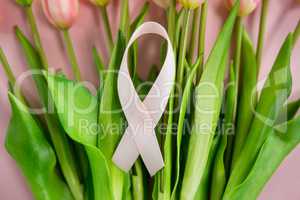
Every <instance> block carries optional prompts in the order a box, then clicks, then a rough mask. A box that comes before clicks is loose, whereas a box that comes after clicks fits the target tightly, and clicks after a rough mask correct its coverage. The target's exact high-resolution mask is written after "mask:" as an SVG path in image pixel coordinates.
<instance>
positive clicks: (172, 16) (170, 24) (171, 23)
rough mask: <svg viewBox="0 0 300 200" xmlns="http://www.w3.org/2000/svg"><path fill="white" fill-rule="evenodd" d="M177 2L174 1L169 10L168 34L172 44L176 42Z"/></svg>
mask: <svg viewBox="0 0 300 200" xmlns="http://www.w3.org/2000/svg"><path fill="white" fill-rule="evenodd" d="M175 6H176V2H174V1H172V4H171V5H170V7H169V8H168V11H167V14H168V16H167V17H168V34H169V37H170V40H171V42H172V44H173V45H174V42H175V23H176V19H175V18H176V7H175Z"/></svg>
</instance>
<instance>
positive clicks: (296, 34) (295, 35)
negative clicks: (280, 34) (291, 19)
mask: <svg viewBox="0 0 300 200" xmlns="http://www.w3.org/2000/svg"><path fill="white" fill-rule="evenodd" d="M299 36H300V20H299V21H298V24H297V27H296V28H295V31H294V33H293V46H295V45H296V43H297V40H298V39H299Z"/></svg>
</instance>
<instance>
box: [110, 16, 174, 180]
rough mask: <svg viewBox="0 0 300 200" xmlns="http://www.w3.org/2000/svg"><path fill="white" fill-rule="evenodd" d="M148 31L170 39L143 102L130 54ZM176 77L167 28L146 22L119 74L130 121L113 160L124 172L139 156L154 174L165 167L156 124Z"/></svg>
mask: <svg viewBox="0 0 300 200" xmlns="http://www.w3.org/2000/svg"><path fill="white" fill-rule="evenodd" d="M145 34H157V35H160V36H162V37H163V38H165V39H166V40H167V42H168V50H167V55H166V59H165V62H164V64H163V66H162V69H161V71H160V73H159V75H158V77H157V79H156V80H155V82H154V84H153V86H152V88H151V89H150V91H149V93H148V94H147V96H146V98H145V99H144V101H143V102H142V101H141V99H140V98H139V96H138V94H137V92H136V90H135V88H134V85H133V82H132V80H131V77H130V74H129V71H128V65H127V57H128V50H129V48H130V46H131V45H132V44H133V42H134V41H135V40H136V39H137V38H139V37H140V36H142V35H145ZM174 79H175V57H174V53H173V49H172V44H171V42H170V39H169V37H168V34H167V32H166V30H165V29H164V28H163V27H162V26H161V25H160V24H158V23H155V22H146V23H144V24H142V25H141V26H140V27H139V28H137V30H136V31H135V32H134V33H133V35H132V37H131V38H130V40H129V43H128V45H127V47H126V50H125V53H124V56H123V59H122V63H121V67H120V71H119V75H118V93H119V99H120V103H121V106H122V109H123V112H124V114H125V117H126V119H127V121H128V127H127V129H126V130H125V133H124V135H123V137H122V139H121V141H120V143H119V145H118V147H117V149H116V151H115V153H114V156H113V161H114V163H115V164H116V165H117V166H118V167H120V168H121V169H123V170H124V171H129V170H130V168H131V167H132V166H133V164H134V163H135V161H136V159H137V158H138V156H139V155H141V157H142V159H143V161H144V163H145V166H146V168H147V170H148V171H149V173H150V175H154V174H155V173H156V172H157V171H158V170H160V169H161V168H162V167H163V166H164V162H163V158H162V154H161V151H160V147H159V144H158V141H157V138H156V135H155V126H156V125H157V123H158V121H159V119H160V118H161V116H162V114H163V112H164V110H165V108H166V105H167V102H168V101H167V100H168V98H169V96H170V93H171V90H172V87H173V84H174Z"/></svg>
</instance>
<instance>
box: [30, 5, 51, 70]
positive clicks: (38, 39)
mask: <svg viewBox="0 0 300 200" xmlns="http://www.w3.org/2000/svg"><path fill="white" fill-rule="evenodd" d="M25 12H26V16H27V20H28V24H29V26H30V29H31V33H32V37H33V40H34V44H35V46H36V48H37V50H38V52H39V55H40V57H41V61H42V64H43V68H44V69H45V70H48V61H47V57H46V54H45V51H44V49H43V45H42V42H41V37H40V34H39V31H38V28H37V25H36V21H35V18H34V15H33V12H32V6H29V7H25Z"/></svg>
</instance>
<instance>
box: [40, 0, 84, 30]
mask: <svg viewBox="0 0 300 200" xmlns="http://www.w3.org/2000/svg"><path fill="white" fill-rule="evenodd" d="M42 5H43V10H44V13H45V15H46V17H47V19H48V20H49V22H50V23H51V24H53V25H54V26H56V27H57V28H59V29H68V28H70V27H71V26H72V24H73V23H74V21H75V19H76V17H77V15H78V12H79V1H78V0H42Z"/></svg>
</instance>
